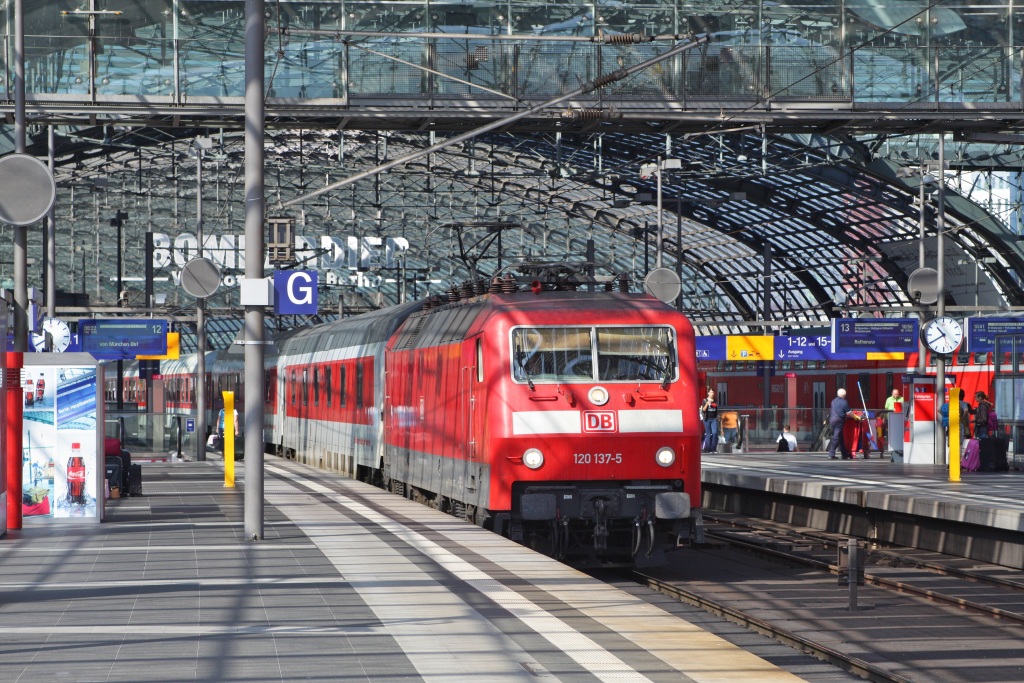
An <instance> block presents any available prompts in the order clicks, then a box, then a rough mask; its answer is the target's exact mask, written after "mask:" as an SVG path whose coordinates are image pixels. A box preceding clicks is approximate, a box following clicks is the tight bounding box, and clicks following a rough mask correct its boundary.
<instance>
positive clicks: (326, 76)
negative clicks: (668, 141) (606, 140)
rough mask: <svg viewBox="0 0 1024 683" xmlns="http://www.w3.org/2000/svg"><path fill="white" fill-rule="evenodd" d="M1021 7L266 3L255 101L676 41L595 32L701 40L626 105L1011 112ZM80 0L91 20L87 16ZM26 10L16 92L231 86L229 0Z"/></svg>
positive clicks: (435, 93) (504, 76)
mask: <svg viewBox="0 0 1024 683" xmlns="http://www.w3.org/2000/svg"><path fill="white" fill-rule="evenodd" d="M1015 3H1017V4H1015ZM1018 4H1020V3H1019V2H1018V0H1003V1H994V2H986V1H984V0H983V1H982V2H973V1H972V2H967V1H966V0H944V1H943V2H940V3H939V4H934V3H931V2H928V1H927V0H806V2H801V1H799V0H782V1H781V2H775V1H772V2H766V1H765V0H760V1H759V2H744V3H736V2H732V1H726V0H660V1H659V0H645V1H641V2H635V3H610V2H589V3H588V2H582V3H581V2H569V1H568V0H565V1H562V0H551V1H548V2H527V1H525V0H519V1H517V0H504V1H501V0H494V1H493V2H473V3H467V2H461V1H460V2H456V1H454V0H453V1H451V2H444V1H438V0H430V1H429V2H428V1H427V0H409V1H405V2H368V1H365V0H343V1H338V0H335V1H326V0H325V1H323V2H316V1H304V2H289V1H288V0H282V1H281V2H279V3H267V7H266V11H267V19H266V22H267V28H268V35H267V41H266V65H267V66H266V80H267V94H268V97H270V98H272V99H273V98H284V99H326V100H344V99H345V98H348V97H360V98H364V97H365V98H373V97H394V96H405V97H413V98H419V99H430V98H434V97H449V98H451V99H452V100H453V101H454V100H457V99H460V98H465V97H467V96H469V95H471V94H472V96H473V97H484V98H488V99H497V100H502V99H504V100H507V101H508V102H509V103H510V104H509V106H512V103H513V102H514V98H517V97H518V98H535V99H536V98H545V97H553V96H557V95H560V94H563V93H566V92H569V91H571V90H573V89H575V88H577V87H579V85H580V84H581V83H583V82H586V81H588V80H591V79H593V78H596V77H597V76H598V75H601V74H605V73H608V72H610V71H612V70H614V69H615V68H618V66H620V65H622V66H629V65H631V64H635V63H637V62H639V61H641V60H643V59H645V58H647V57H650V56H652V55H654V54H657V52H658V51H663V50H666V49H668V46H670V45H671V44H672V42H671V41H659V42H656V43H641V44H634V45H614V44H604V43H603V42H602V41H600V40H597V41H594V42H591V41H590V40H589V39H590V38H591V37H593V36H595V35H598V34H601V35H605V36H608V35H611V36H614V35H616V34H622V33H632V34H643V35H648V36H649V35H659V34H670V35H677V34H679V35H682V34H687V33H691V32H692V33H695V34H701V35H703V34H708V35H709V42H708V44H707V45H706V46H703V47H701V48H699V49H695V50H692V51H691V52H689V53H687V54H686V55H681V56H679V57H677V58H674V59H671V60H668V61H666V62H664V63H661V64H658V65H657V66H655V67H652V68H650V69H648V70H646V71H645V72H643V73H640V74H636V75H635V76H633V77H631V78H630V79H627V80H626V81H624V82H622V83H618V84H615V85H614V86H612V87H611V88H610V89H609V92H612V93H613V94H614V96H615V97H618V98H622V99H623V100H625V101H627V102H628V101H629V100H630V99H632V100H634V101H636V102H637V103H640V102H642V101H648V100H650V99H651V98H652V97H653V98H656V99H661V100H664V101H666V102H670V103H676V102H679V101H683V102H686V104H687V105H688V106H694V107H700V106H712V105H711V104H710V103H709V101H715V102H718V101H720V100H723V99H724V100H726V101H728V100H742V101H744V102H746V103H747V104H748V105H749V104H750V103H751V102H753V103H755V104H756V103H759V102H769V101H771V100H773V99H785V100H809V101H840V102H847V101H854V102H877V103H883V104H884V103H892V104H903V105H917V106H925V105H930V106H941V105H955V104H956V103H964V104H969V103H988V104H998V103H1008V102H1016V103H1018V104H1019V103H1020V99H1021V81H1022V74H1021V59H1022V46H1024V9H1022V8H1021V7H1019V6H1018ZM12 5H13V3H10V2H8V3H5V4H4V6H3V9H0V50H2V53H0V60H2V61H0V93H3V94H5V95H6V94H7V91H8V89H9V87H10V83H11V80H12V72H13V67H12V63H11V60H12V58H13V55H12V50H13V48H12V45H11V42H12V41H11V35H10V33H11V19H12V16H11V14H12V12H13V6H12ZM83 6H95V7H96V9H97V11H99V12H101V13H100V14H85V13H83V12H81V11H80V10H82V8H83ZM25 12H26V21H25V30H26V40H25V43H26V60H27V61H26V87H27V90H28V92H29V93H30V95H33V96H37V97H40V98H41V97H42V96H44V95H45V96H47V97H53V96H57V97H58V98H66V99H72V100H82V101H91V100H93V99H97V100H100V101H102V100H104V99H110V100H112V101H116V100H117V99H118V98H125V97H132V98H137V99H138V98H141V99H151V100H153V101H158V102H165V103H166V102H167V101H168V98H170V99H171V101H172V102H174V103H187V102H189V101H194V100H196V99H197V98H198V99H200V100H202V99H204V98H214V99H218V100H223V99H224V98H229V99H234V98H238V99H239V100H240V99H241V98H242V96H243V91H244V83H243V73H244V25H243V22H244V1H243V0H224V1H219V2H208V1H202V2H198V1H195V2H193V1H190V0H146V1H145V2H144V1H143V0H93V3H91V4H90V3H84V5H83V3H81V2H77V1H74V0H58V1H56V2H54V1H51V0H45V1H44V0H25ZM351 31H358V32H363V33H360V34H357V35H353V34H351V33H348V32H351ZM425 33H426V34H429V35H424V34H425ZM437 34H451V35H452V38H444V37H438V35H437ZM467 36H472V37H467ZM504 36H521V37H522V38H520V39H515V40H508V39H504V40H503V39H502V37H504ZM559 39H561V40H559ZM473 84H478V85H481V86H484V87H486V88H488V89H491V90H493V91H496V92H497V93H501V94H504V95H505V97H501V95H500V94H494V93H491V94H488V93H487V92H486V91H483V90H480V89H479V88H475V87H473ZM602 95H604V96H607V93H596V94H595V95H594V97H599V96H602ZM8 97H9V95H8Z"/></svg>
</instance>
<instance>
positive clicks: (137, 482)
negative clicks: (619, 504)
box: [128, 465, 142, 496]
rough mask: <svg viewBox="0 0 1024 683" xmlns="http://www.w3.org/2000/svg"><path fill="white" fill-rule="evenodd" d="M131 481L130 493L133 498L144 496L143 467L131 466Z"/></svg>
mask: <svg viewBox="0 0 1024 683" xmlns="http://www.w3.org/2000/svg"><path fill="white" fill-rule="evenodd" d="M130 469H131V478H130V479H131V480H130V482H129V488H128V490H129V493H131V495H133V496H141V495H142V465H131V466H130Z"/></svg>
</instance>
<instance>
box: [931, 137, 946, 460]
mask: <svg viewBox="0 0 1024 683" xmlns="http://www.w3.org/2000/svg"><path fill="white" fill-rule="evenodd" d="M945 147H946V136H945V135H944V134H942V133H939V170H938V173H937V174H936V178H935V180H936V182H937V183H938V184H937V185H936V188H935V192H936V195H935V201H936V209H937V210H936V214H935V252H936V254H935V257H936V259H937V261H938V263H936V264H935V270H937V271H938V278H937V280H938V282H937V286H938V287H937V288H938V290H939V300H938V301H937V302H936V308H935V313H936V315H938V316H939V317H942V316H943V315H945V313H946V255H945V254H944V253H943V252H944V251H945V248H946V240H945V236H944V235H943V234H942V233H943V232H944V231H945V229H946V191H945V186H946V155H945ZM945 391H946V359H945V357H944V356H942V355H941V354H936V359H935V402H936V404H937V406H936V410H935V458H934V460H933V461H932V462H934V463H935V464H936V465H945V464H946V430H945V429H943V428H942V422H941V420H942V418H941V417H940V416H939V411H938V406H940V405H942V402H943V396H944V395H945Z"/></svg>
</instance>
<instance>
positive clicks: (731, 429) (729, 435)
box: [722, 410, 740, 446]
mask: <svg viewBox="0 0 1024 683" xmlns="http://www.w3.org/2000/svg"><path fill="white" fill-rule="evenodd" d="M739 426H740V415H739V413H737V412H736V411H735V410H726V411H725V412H723V413H722V438H723V439H725V443H727V444H729V445H730V446H733V445H735V444H736V435H737V434H738V433H739Z"/></svg>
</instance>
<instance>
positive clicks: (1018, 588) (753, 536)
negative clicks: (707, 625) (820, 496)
mask: <svg viewBox="0 0 1024 683" xmlns="http://www.w3.org/2000/svg"><path fill="white" fill-rule="evenodd" d="M710 519H711V521H712V526H711V527H710V528H709V529H708V530H707V532H706V536H707V537H709V538H711V539H713V540H717V541H719V542H724V543H729V544H731V545H733V546H736V547H742V548H745V549H747V550H750V551H753V552H757V553H762V554H765V555H769V556H773V557H776V558H779V559H782V560H784V561H787V562H797V563H800V564H803V565H804V566H807V567H812V568H815V569H819V570H821V571H825V572H829V573H832V574H837V575H838V573H839V566H838V563H837V562H835V561H830V560H829V559H828V555H829V553H830V552H831V557H832V558H833V559H834V558H836V554H837V549H838V547H839V546H840V545H845V544H846V542H847V537H845V536H840V535H838V534H826V533H823V532H816V531H811V530H806V529H794V528H792V527H786V526H785V525H780V524H776V523H772V522H762V520H749V519H744V518H741V517H737V516H733V515H719V516H711V517H710ZM773 537H774V538H773ZM866 553H867V556H866V559H865V571H864V580H865V582H866V583H868V584H870V585H874V586H878V587H880V588H884V589H887V590H892V591H897V592H900V593H908V594H910V595H915V596H917V597H920V598H924V599H926V600H931V601H934V602H939V603H943V604H946V605H951V606H954V607H957V608H959V609H963V610H969V611H971V612H974V613H976V614H980V615H983V616H987V617H991V618H994V619H998V620H1001V621H1008V622H1013V623H1017V624H1024V574H1022V573H1021V572H1019V571H1018V570H1014V569H1009V568H1000V567H996V566H994V565H983V564H980V563H976V562H973V561H971V560H963V563H965V564H968V563H969V564H970V565H972V566H973V567H974V569H967V568H963V567H958V566H956V563H957V562H958V559H957V558H953V557H950V556H942V555H939V554H937V553H927V555H928V556H929V557H928V559H925V558H924V557H922V551H920V550H917V549H913V548H899V547H895V546H893V547H888V548H880V547H868V548H867V549H866ZM872 565H874V566H875V567H876V569H875V570H872V568H871V567H872ZM891 569H898V570H916V571H919V572H924V574H923V575H919V576H915V575H913V574H912V573H911V574H910V575H909V576H908V577H907V578H900V579H897V578H893V577H892V576H887V575H886V574H885V573H883V571H885V570H891ZM993 572H1004V576H998V575H995V574H994V573H993ZM935 576H941V577H945V579H947V580H948V581H947V582H946V585H944V586H941V587H939V588H934V587H932V586H934V584H935ZM922 580H923V581H925V582H927V583H928V584H929V585H928V586H924V585H921V583H922ZM977 586H984V587H987V588H995V589H997V590H999V591H1005V594H1003V595H1001V596H1000V594H994V593H993V592H991V591H984V593H983V597H984V598H985V599H987V600H992V599H994V598H995V597H997V596H1000V597H1002V598H1003V600H1001V601H1000V602H1001V603H1002V604H1004V606H998V605H992V604H986V603H984V602H979V601H978V600H977V599H976V598H975V596H974V595H973V594H974V593H979V592H981V591H977V590H971V588H974V587H977ZM1005 604H1016V605H1019V607H1017V608H1016V609H1007V608H1006V607H1005Z"/></svg>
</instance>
